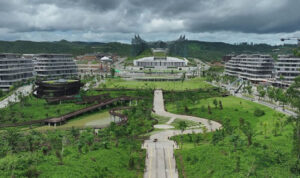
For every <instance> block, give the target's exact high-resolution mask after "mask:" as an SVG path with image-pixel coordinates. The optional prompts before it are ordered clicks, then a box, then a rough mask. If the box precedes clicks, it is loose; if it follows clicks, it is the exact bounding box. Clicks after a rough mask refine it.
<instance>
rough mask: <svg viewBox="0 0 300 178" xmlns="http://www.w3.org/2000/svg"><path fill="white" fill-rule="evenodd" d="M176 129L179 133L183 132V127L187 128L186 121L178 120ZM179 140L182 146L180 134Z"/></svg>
mask: <svg viewBox="0 0 300 178" xmlns="http://www.w3.org/2000/svg"><path fill="white" fill-rule="evenodd" d="M177 127H178V129H180V131H181V133H183V132H184V131H185V129H186V128H187V123H186V122H185V121H179V123H178V125H177ZM180 142H181V148H182V146H183V135H182V134H181V135H180Z"/></svg>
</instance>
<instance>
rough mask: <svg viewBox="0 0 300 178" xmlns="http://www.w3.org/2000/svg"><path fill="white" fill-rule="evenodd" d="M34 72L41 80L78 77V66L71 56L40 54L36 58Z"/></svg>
mask: <svg viewBox="0 0 300 178" xmlns="http://www.w3.org/2000/svg"><path fill="white" fill-rule="evenodd" d="M34 71H35V73H36V76H37V78H40V79H45V80H48V79H68V78H74V77H75V78H76V77H78V70H77V65H76V63H75V61H74V59H73V57H72V55H70V54H38V55H35V56H34Z"/></svg>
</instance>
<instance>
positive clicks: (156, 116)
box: [151, 113, 170, 124]
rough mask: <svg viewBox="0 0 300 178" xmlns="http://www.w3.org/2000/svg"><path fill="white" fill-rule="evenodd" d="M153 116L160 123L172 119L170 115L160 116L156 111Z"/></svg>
mask: <svg viewBox="0 0 300 178" xmlns="http://www.w3.org/2000/svg"><path fill="white" fill-rule="evenodd" d="M151 116H152V117H153V118H155V119H156V120H157V121H158V124H165V123H166V122H168V121H169V120H170V118H169V117H164V116H159V115H156V114H154V113H152V114H151Z"/></svg>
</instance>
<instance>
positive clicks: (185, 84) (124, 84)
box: [100, 78, 212, 91]
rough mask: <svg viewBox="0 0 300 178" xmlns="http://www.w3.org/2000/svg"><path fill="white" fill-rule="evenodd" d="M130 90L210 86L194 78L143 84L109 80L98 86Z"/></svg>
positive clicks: (202, 80) (200, 79) (181, 88)
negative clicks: (182, 80)
mask: <svg viewBox="0 0 300 178" xmlns="http://www.w3.org/2000/svg"><path fill="white" fill-rule="evenodd" d="M103 86H105V87H106V88H132V89H139V88H141V89H146V88H151V89H163V90H177V91H178V90H186V89H199V88H212V86H211V85H210V84H208V83H206V82H205V79H204V78H194V79H190V80H185V81H184V82H181V81H175V82H167V81H162V82H144V81H132V80H130V81H127V80H123V79H110V80H107V81H106V82H105V84H104V85H103V84H102V85H100V87H101V88H102V87H103Z"/></svg>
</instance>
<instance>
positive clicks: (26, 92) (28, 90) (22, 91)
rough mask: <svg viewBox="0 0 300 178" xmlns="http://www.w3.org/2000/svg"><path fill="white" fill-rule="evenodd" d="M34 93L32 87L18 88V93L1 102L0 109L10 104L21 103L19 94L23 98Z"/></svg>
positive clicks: (15, 92)
mask: <svg viewBox="0 0 300 178" xmlns="http://www.w3.org/2000/svg"><path fill="white" fill-rule="evenodd" d="M31 92H32V85H26V86H23V87H20V88H18V89H17V90H16V91H14V92H13V94H11V95H10V96H8V97H7V98H5V99H4V100H2V101H1V102H0V108H5V107H7V106H8V105H9V104H10V103H16V102H19V98H18V96H19V93H20V94H22V95H23V96H28V95H30V93H31Z"/></svg>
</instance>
